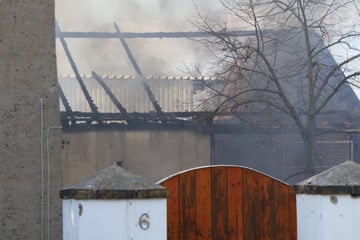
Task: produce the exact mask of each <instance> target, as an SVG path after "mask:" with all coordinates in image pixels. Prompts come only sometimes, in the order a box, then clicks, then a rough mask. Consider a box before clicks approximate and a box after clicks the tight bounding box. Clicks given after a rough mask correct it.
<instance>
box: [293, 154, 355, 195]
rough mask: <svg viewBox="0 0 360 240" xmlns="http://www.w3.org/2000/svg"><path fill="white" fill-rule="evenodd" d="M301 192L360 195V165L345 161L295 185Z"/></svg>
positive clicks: (297, 191) (296, 189)
mask: <svg viewBox="0 0 360 240" xmlns="http://www.w3.org/2000/svg"><path fill="white" fill-rule="evenodd" d="M294 189H295V192H296V193H300V194H351V195H360V165H359V164H357V163H355V162H353V161H345V162H343V163H341V164H339V165H337V166H334V167H332V168H330V169H328V170H326V171H324V172H322V173H319V174H317V175H315V176H313V177H310V178H308V179H306V180H304V181H302V182H300V183H298V184H296V185H295V186H294Z"/></svg>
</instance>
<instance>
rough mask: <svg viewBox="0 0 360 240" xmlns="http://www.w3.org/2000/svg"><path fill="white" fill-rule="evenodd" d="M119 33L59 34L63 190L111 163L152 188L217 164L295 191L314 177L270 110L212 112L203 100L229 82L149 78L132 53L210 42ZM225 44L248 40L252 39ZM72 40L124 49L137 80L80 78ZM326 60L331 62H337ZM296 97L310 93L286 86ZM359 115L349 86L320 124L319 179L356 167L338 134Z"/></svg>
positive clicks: (288, 130) (349, 143) (353, 138)
mask: <svg viewBox="0 0 360 240" xmlns="http://www.w3.org/2000/svg"><path fill="white" fill-rule="evenodd" d="M114 27H115V30H116V31H115V32H114V33H99V32H86V33H81V32H62V31H61V30H60V28H59V27H57V38H58V39H59V40H60V42H61V45H62V47H63V49H64V52H65V54H66V57H67V59H68V61H69V63H70V65H71V68H72V70H73V72H74V75H69V76H60V77H59V83H60V100H61V121H62V125H63V128H64V131H65V135H64V141H63V143H64V144H63V148H64V160H63V161H64V169H66V171H65V172H64V182H65V183H71V182H73V181H75V180H77V178H79V177H82V176H86V175H89V174H90V173H93V172H95V171H96V170H99V169H101V168H103V167H104V166H106V165H108V164H109V163H111V162H114V161H120V162H122V164H123V166H124V167H125V168H128V169H129V170H131V171H133V172H135V173H138V174H141V175H143V176H146V177H148V178H149V179H152V180H154V181H156V180H159V179H161V178H163V177H165V176H168V175H169V174H171V173H174V172H177V171H181V170H184V169H187V168H189V167H196V166H201V165H212V164H231V165H243V166H248V167H251V168H254V169H256V170H259V171H262V172H264V173H266V174H269V175H271V176H273V177H276V178H278V179H281V180H285V181H288V182H290V183H292V182H297V181H299V180H302V179H304V178H306V177H307V174H306V173H305V172H304V170H303V165H304V157H305V156H304V153H303V142H302V139H301V137H300V135H299V133H298V130H297V129H296V127H295V126H294V124H292V123H291V121H289V119H288V118H284V117H283V116H282V115H281V114H279V112H277V111H274V110H272V109H266V108H263V109H260V110H259V109H253V108H246V109H241V110H239V111H238V113H240V114H241V117H240V118H238V117H235V116H234V114H233V113H231V112H226V111H222V112H214V111H213V109H211V107H210V108H209V107H204V106H203V105H201V104H199V101H200V103H201V99H202V98H203V97H204V95H205V96H206V94H207V93H206V91H207V89H206V87H207V86H211V85H213V84H215V85H216V84H217V85H222V84H224V78H221V77H219V78H216V77H187V76H185V77H184V76H182V77H174V76H148V75H146V74H144V73H143V72H142V69H141V68H140V66H139V64H138V62H137V59H136V58H135V56H134V54H133V52H132V49H131V48H130V47H129V45H128V43H127V40H128V39H129V38H140V39H141V38H161V39H163V38H185V37H192V38H199V37H200V38H204V37H209V36H210V35H209V34H207V33H203V32H168V33H162V32H158V33H122V32H120V30H119V28H118V27H117V25H116V24H114ZM227 34H230V35H233V36H238V37H246V38H248V35H249V34H251V33H250V32H248V31H237V32H229V33H227ZM67 38H100V39H102V38H115V39H118V40H120V44H121V46H122V47H123V49H124V51H125V52H126V56H123V57H124V58H127V59H128V60H129V62H131V65H132V68H133V69H134V71H135V75H126V76H124V75H103V73H97V72H95V71H92V72H91V73H90V74H89V75H81V74H80V72H79V71H78V69H77V66H76V63H75V61H74V59H73V57H72V54H71V52H70V49H69V47H68V45H67V42H66V39H67ZM329 56H331V55H329ZM329 56H327V57H326V61H334V60H333V59H332V58H331V57H329ZM324 59H325V58H324ZM225 82H226V81H225ZM225 85H226V83H225ZM224 88H226V86H225V87H224ZM289 89H290V91H292V93H291V94H290V95H294V96H295V97H297V98H301V94H303V93H299V91H298V89H297V88H294V87H291V86H290V85H289ZM300 92H301V91H300ZM359 107H360V104H359V100H358V98H357V97H356V95H355V93H354V92H353V90H352V89H351V87H350V86H349V85H347V84H345V85H344V86H343V87H342V88H341V89H340V90H339V92H338V93H337V94H336V96H335V97H334V98H333V99H332V100H331V101H330V103H329V104H328V106H327V108H326V111H323V112H322V113H321V114H320V115H319V116H318V123H317V124H318V126H320V128H321V129H322V130H324V134H322V135H321V136H319V137H318V138H317V142H316V148H317V152H316V155H317V156H316V160H315V162H314V170H315V171H316V172H320V171H323V170H324V169H327V168H329V167H331V166H333V165H336V164H338V163H339V162H342V161H344V160H346V159H349V160H355V161H359V156H358V152H357V146H358V137H357V134H352V133H351V132H348V133H340V132H336V131H331V129H354V128H358V124H357V122H358V117H357V115H358V114H357V113H358V111H359ZM235 115H236V114H235ZM244 119H246V121H244ZM244 122H252V123H257V124H256V127H255V126H252V124H244ZM154 166H155V167H154Z"/></svg>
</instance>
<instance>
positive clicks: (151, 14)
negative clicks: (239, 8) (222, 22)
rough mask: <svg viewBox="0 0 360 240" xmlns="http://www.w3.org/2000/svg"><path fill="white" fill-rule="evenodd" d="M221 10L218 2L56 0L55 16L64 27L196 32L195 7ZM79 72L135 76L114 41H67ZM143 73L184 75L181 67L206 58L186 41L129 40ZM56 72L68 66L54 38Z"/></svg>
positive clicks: (193, 45) (190, 0)
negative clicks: (193, 21) (114, 24)
mask: <svg viewBox="0 0 360 240" xmlns="http://www.w3.org/2000/svg"><path fill="white" fill-rule="evenodd" d="M194 4H195V5H196V6H198V8H199V9H202V10H204V11H210V12H211V11H212V10H217V9H219V6H220V4H219V1H218V0H183V1H178V0H102V1H99V0H76V1H73V0H57V1H56V19H57V21H58V23H59V25H60V27H61V30H62V31H80V32H87V31H100V32H114V28H113V23H114V22H116V23H117V24H118V25H119V27H120V28H121V31H123V32H160V31H162V32H167V31H196V30H197V29H196V28H195V27H194V26H193V25H192V24H191V22H190V21H191V19H192V18H193V16H194V12H195V7H194ZM67 42H68V45H69V48H70V50H71V53H72V55H73V57H74V60H75V62H76V64H77V66H78V68H79V71H80V73H81V74H88V73H90V72H91V71H96V72H98V73H100V74H135V72H134V70H133V68H132V66H131V64H130V62H129V60H128V59H127V56H126V54H125V51H124V49H123V47H122V45H121V43H120V41H119V40H117V39H110V40H109V39H67ZM127 42H128V44H129V47H130V48H131V50H132V51H133V53H134V55H135V57H136V59H137V61H138V63H139V65H140V67H141V69H142V70H143V73H144V74H145V75H183V74H184V73H183V71H186V70H185V67H184V65H191V64H193V63H199V62H204V61H203V60H205V58H207V55H206V53H205V52H204V51H203V50H202V49H201V47H200V45H199V44H197V43H196V42H194V41H192V40H189V39H128V40H127ZM57 58H58V72H59V73H60V74H72V70H71V67H70V65H69V64H68V61H67V59H66V57H65V55H64V51H63V49H62V46H61V44H60V42H59V41H57Z"/></svg>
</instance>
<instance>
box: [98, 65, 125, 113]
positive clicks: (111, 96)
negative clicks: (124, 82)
mask: <svg viewBox="0 0 360 240" xmlns="http://www.w3.org/2000/svg"><path fill="white" fill-rule="evenodd" d="M91 74H92V76H93V77H94V78H95V80H96V81H97V82H98V83H99V84H100V85H101V87H102V88H103V89H104V90H105V92H106V94H107V95H108V96H109V97H110V99H111V101H112V102H113V103H114V105H115V106H116V107H117V109H118V110H119V111H120V112H121V113H122V114H127V111H126V108H125V107H124V106H123V105H122V104H121V103H120V102H119V100H117V98H116V97H115V95H114V94H113V92H112V91H111V90H110V88H109V87H108V86H107V85H106V83H105V81H104V80H103V79H102V78H101V77H100V76H99V75H97V74H96V73H95V72H94V71H92V72H91Z"/></svg>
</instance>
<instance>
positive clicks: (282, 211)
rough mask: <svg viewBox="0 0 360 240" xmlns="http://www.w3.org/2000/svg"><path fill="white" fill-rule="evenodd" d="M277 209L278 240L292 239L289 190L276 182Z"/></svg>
mask: <svg viewBox="0 0 360 240" xmlns="http://www.w3.org/2000/svg"><path fill="white" fill-rule="evenodd" d="M275 195H276V201H275V204H274V205H275V209H276V216H275V221H276V239H277V240H287V239H289V238H290V236H289V233H290V218H289V216H290V215H289V211H290V203H289V197H288V196H289V188H288V186H286V185H285V184H283V183H281V182H275Z"/></svg>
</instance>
